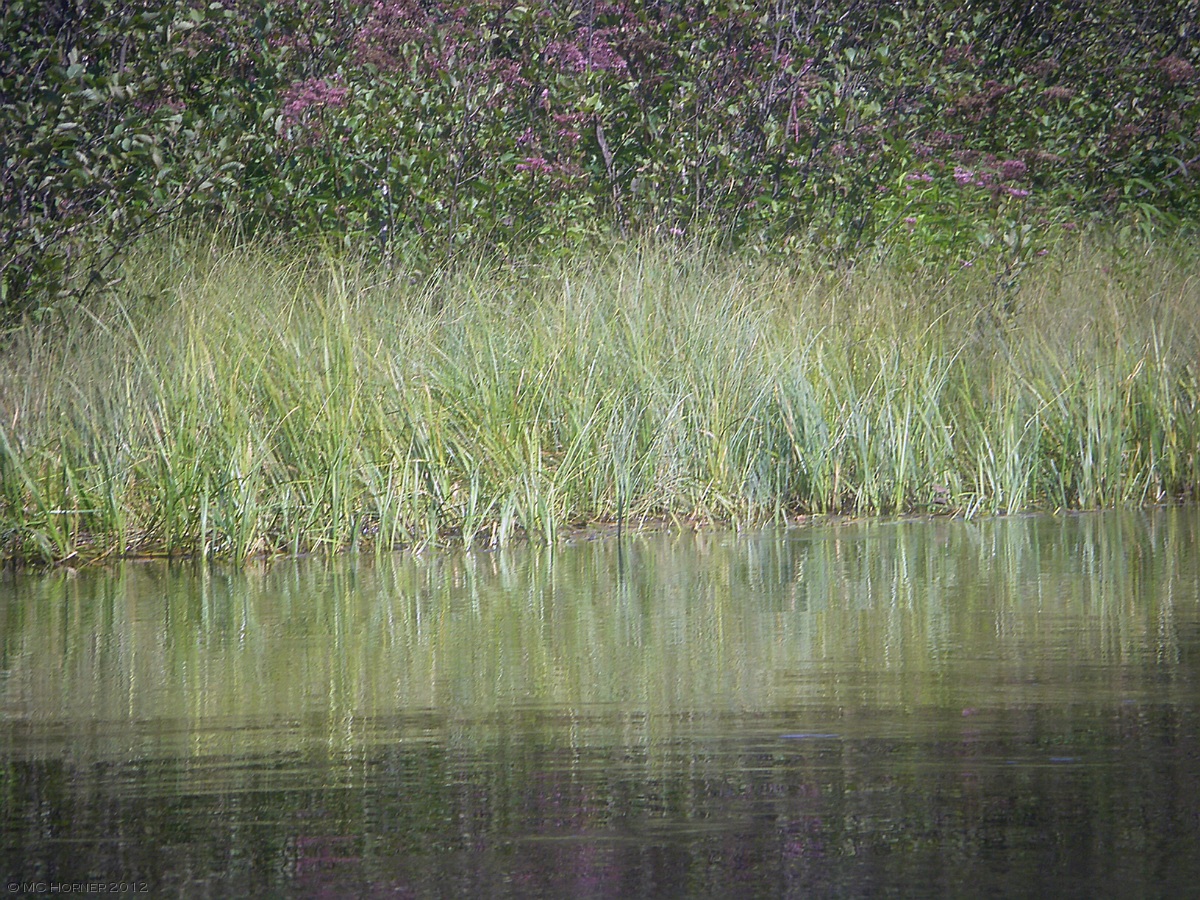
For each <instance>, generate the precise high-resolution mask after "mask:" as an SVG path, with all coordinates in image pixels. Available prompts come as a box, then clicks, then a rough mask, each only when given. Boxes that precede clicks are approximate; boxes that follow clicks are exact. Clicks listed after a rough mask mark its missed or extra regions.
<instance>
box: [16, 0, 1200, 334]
mask: <svg viewBox="0 0 1200 900" xmlns="http://www.w3.org/2000/svg"><path fill="white" fill-rule="evenodd" d="M1198 15H1200V10H1198V8H1197V5H1196V3H1195V0H1165V2H1160V3H1154V4H1144V3H1133V2H1131V0H1088V2H1081V0H1052V2H1045V3H1036V4H1035V3H1028V2H1024V0H1001V2H988V3H981V2H975V0H897V2H893V3H888V4H880V3H878V2H876V0H839V2H824V0H822V2H814V3H810V4H807V5H796V4H776V5H774V6H773V7H770V8H764V5H763V4H756V3H744V2H740V0H698V2H694V3H676V2H659V0H625V2H611V3H610V2H593V0H586V2H584V0H578V2H573V0H557V2H555V0H535V2H530V3H526V4H517V3H516V2H514V0H375V2H366V0H271V2H266V3H263V2H260V0H255V2H249V0H220V2H209V0H154V2H152V3H151V2H147V0H87V2H84V0H80V2H71V3H53V4H50V3H41V2H34V0H12V2H11V3H8V4H6V5H5V10H4V11H3V12H2V13H0V37H2V40H0V132H2V133H3V134H4V135H5V137H6V139H5V148H4V157H5V158H4V165H3V175H2V176H0V200H2V202H0V310H3V311H4V312H6V313H7V314H8V315H9V317H10V318H12V317H16V316H19V315H21V314H25V313H30V312H32V313H35V314H42V315H45V314H46V313H48V312H51V311H53V309H54V308H55V307H56V305H57V302H58V301H60V300H61V299H62V298H67V299H68V300H78V299H81V298H82V299H85V300H86V298H87V296H88V295H89V294H92V293H95V292H96V290H97V289H98V288H101V287H103V286H104V285H105V284H107V283H108V282H109V281H110V280H111V277H112V275H113V266H114V265H116V263H117V261H118V260H119V258H120V256H121V254H123V253H124V252H126V251H127V250H128V248H129V246H130V245H131V243H132V242H133V241H134V240H135V239H136V238H137V237H138V236H139V235H142V234H145V233H147V232H152V231H155V230H158V229H160V228H162V227H164V226H165V225H169V224H173V223H174V224H178V223H180V222H194V221H195V220H197V219H199V220H200V221H202V222H205V223H207V224H209V225H212V224H214V223H215V222H217V221H220V220H222V219H227V218H228V217H230V216H236V217H238V219H239V221H240V222H241V223H242V225H243V226H244V227H247V228H249V229H251V230H252V231H255V232H258V231H263V230H269V231H270V232H271V233H272V234H278V233H280V232H283V233H286V234H289V235H293V236H309V237H312V236H319V237H320V238H321V239H322V240H324V241H326V242H327V243H330V244H334V245H337V244H342V245H344V246H347V247H350V248H353V250H354V251H355V252H356V253H368V252H369V253H371V254H373V255H374V256H375V257H376V258H378V259H383V260H389V259H391V260H394V259H395V257H397V256H403V257H405V259H406V260H408V258H409V257H411V256H412V252H411V251H412V249H413V248H417V249H419V250H420V251H421V254H420V255H429V254H432V257H433V259H434V260H439V259H440V260H444V259H446V258H450V257H452V256H454V255H455V254H457V253H458V252H459V251H460V250H462V249H464V248H465V249H466V250H467V251H468V252H475V251H477V250H479V248H480V247H486V248H490V249H491V250H492V251H495V252H498V253H500V254H502V255H504V254H513V253H516V254H517V255H521V254H522V253H523V252H524V251H525V250H526V249H527V248H528V247H529V246H531V245H532V246H535V247H540V248H542V250H543V251H545V252H550V253H559V252H564V251H567V250H570V249H571V248H573V247H576V246H578V245H579V243H580V242H585V241H587V240H588V239H589V238H591V237H593V236H594V235H596V234H601V233H606V232H607V231H608V230H609V229H611V228H617V229H619V230H623V231H624V232H625V233H632V234H639V233H645V232H647V231H654V230H661V231H662V232H663V233H664V234H666V233H672V234H677V235H678V234H686V235H687V236H688V237H690V238H697V237H704V236H705V235H707V234H710V233H713V232H716V233H718V234H720V235H721V236H722V239H723V240H724V241H725V242H726V243H727V244H731V245H734V246H757V247H762V246H766V247H771V248H773V249H775V250H782V251H784V252H786V251H788V250H789V249H794V248H797V247H799V248H807V247H809V246H811V245H813V244H816V245H817V246H820V247H822V248H824V249H825V250H826V251H827V252H829V253H831V254H833V255H835V256H838V257H840V258H843V259H847V258H855V257H857V256H859V255H860V254H861V253H863V252H865V251H867V250H870V249H873V248H900V249H903V250H905V251H906V256H907V257H911V256H913V255H915V256H916V257H918V258H920V259H922V260H925V261H927V262H933V261H942V262H951V263H957V264H964V263H971V264H974V265H979V266H983V267H986V268H987V269H988V270H989V271H991V272H992V274H993V275H994V276H996V277H999V278H1002V279H1004V280H1012V279H1013V278H1014V277H1016V276H1018V275H1019V273H1020V270H1021V269H1022V268H1023V267H1024V266H1025V265H1026V264H1027V263H1028V262H1029V261H1030V259H1032V258H1034V257H1035V255H1036V254H1037V253H1040V252H1043V251H1045V250H1046V249H1048V247H1050V246H1052V245H1053V241H1054V239H1055V238H1056V237H1057V236H1058V235H1059V233H1060V230H1061V229H1064V228H1065V229H1068V230H1069V229H1076V228H1081V227H1085V226H1086V225H1088V224H1089V223H1090V222H1093V221H1097V220H1099V221H1105V222H1111V221H1121V222H1123V223H1128V224H1129V225H1130V226H1131V227H1133V228H1136V229H1143V230H1146V231H1149V230H1150V229H1151V228H1152V227H1154V226H1155V225H1164V224H1165V225H1175V224H1178V223H1179V222H1180V221H1194V220H1195V218H1196V216H1197V214H1198V213H1200V203H1198V198H1200V193H1198V192H1197V184H1196V177H1195V176H1196V172H1197V167H1200V146H1198V144H1200V102H1198V97H1200V80H1198V79H1197V75H1196V67H1197V66H1198V65H1200V41H1197V40H1196V37H1197V35H1196V29H1197V24H1198V23H1197V17H1198Z"/></svg>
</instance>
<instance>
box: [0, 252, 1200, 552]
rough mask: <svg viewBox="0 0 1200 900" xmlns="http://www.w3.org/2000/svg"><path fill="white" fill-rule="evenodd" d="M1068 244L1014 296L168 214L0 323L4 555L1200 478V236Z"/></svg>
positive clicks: (948, 503)
mask: <svg viewBox="0 0 1200 900" xmlns="http://www.w3.org/2000/svg"><path fill="white" fill-rule="evenodd" d="M185 247H186V248H187V250H188V252H187V253H183V252H182V249H183V248H185ZM1050 259H1053V260H1057V261H1055V262H1045V263H1044V264H1043V265H1042V266H1041V267H1039V268H1038V269H1037V271H1036V272H1034V273H1031V274H1029V275H1028V277H1027V278H1026V279H1025V280H1024V281H1023V282H1022V284H1021V285H1020V286H1019V288H1017V289H1015V291H1005V292H1002V293H997V291H996V288H995V287H994V285H993V284H992V280H991V279H990V278H989V277H987V276H986V275H984V274H983V273H978V272H975V271H973V270H960V271H959V272H957V273H955V274H954V275H953V276H952V277H948V278H942V279H937V278H935V277H933V276H932V275H927V276H925V277H922V278H913V277H909V278H901V277H898V276H897V273H896V270H895V269H894V268H893V267H892V266H891V264H890V263H888V262H883V263H877V264H874V265H866V264H864V265H861V266H859V267H856V268H853V269H846V270H842V271H838V270H833V269H829V268H825V267H821V266H820V265H818V264H817V260H819V257H813V258H807V259H806V258H803V257H795V258H793V260H792V261H791V262H790V263H788V264H786V265H785V264H783V263H781V262H779V261H775V260H762V259H759V260H754V259H748V258H741V259H738V258H734V257H731V256H729V255H728V254H726V253H724V252H722V251H720V250H713V249H711V248H707V247H705V246H703V245H687V246H684V245H678V244H672V243H669V242H664V243H653V242H647V243H642V244H637V245H630V246H627V247H621V248H618V249H615V250H611V251H610V252H608V253H607V255H602V254H600V253H599V252H596V253H594V254H578V255H575V256H573V257H571V258H570V259H569V260H560V261H552V262H549V263H540V264H535V263H530V264H528V265H524V266H514V265H506V264H496V263H492V264H489V263H483V262H480V263H478V264H476V265H475V266H474V267H469V266H466V265H464V264H462V263H461V262H460V263H457V264H455V265H454V266H453V267H452V268H450V269H447V270H445V271H443V272H439V273H435V275H434V276H432V277H430V278H428V279H425V280H423V281H418V282H416V283H413V281H412V280H411V279H408V278H402V277H397V276H396V273H395V271H394V270H393V269H389V268H383V267H380V266H378V265H375V264H370V263H364V264H361V265H357V266H352V265H350V264H348V263H347V262H345V260H344V259H340V258H328V257H327V258H322V257H319V256H314V257H311V258H303V257H300V256H298V255H297V254H296V253H295V251H291V252H289V251H288V250H287V249H286V248H283V247H280V246H272V245H264V244H241V245H231V246H228V247H226V246H223V245H221V244H205V243H199V242H197V243H192V244H190V245H189V244H187V243H186V242H185V241H183V240H182V239H181V238H178V237H176V238H170V239H167V240H164V241H163V242H162V243H161V246H160V247H159V248H158V249H154V248H150V247H143V248H140V249H139V250H138V251H137V253H136V254H135V255H134V256H133V257H132V258H130V259H129V260H128V264H127V265H128V271H127V274H126V275H125V280H124V285H125V288H126V291H127V299H126V300H124V301H121V300H120V299H119V298H118V297H117V296H116V295H113V296H112V297H110V298H109V300H108V302H107V305H104V306H101V307H98V308H96V309H94V310H91V311H89V312H88V313H86V314H84V313H80V314H78V315H77V316H76V317H75V318H73V319H72V320H70V321H69V322H68V323H67V326H66V327H64V328H60V329H48V328H27V329H24V330H22V331H21V332H19V333H17V334H16V335H14V336H13V338H12V344H11V346H10V347H9V349H8V350H7V351H6V353H5V355H4V365H3V368H2V369H0V413H2V416H3V419H2V421H0V484H2V485H3V490H4V496H3V499H2V500H0V515H2V516H3V522H2V524H0V528H3V534H4V552H5V554H6V555H7V556H10V557H22V558H33V557H39V556H40V557H42V558H44V559H47V560H66V559H72V558H75V557H76V556H95V555H105V554H111V553H116V554H121V553H126V552H142V553H144V552H165V553H198V554H201V555H205V554H220V555H224V556H230V557H233V558H238V559H242V558H246V557H247V556H250V555H252V554H258V553H274V552H299V551H306V550H310V549H312V548H317V547H321V548H329V549H337V548H350V547H358V548H363V547H376V548H391V547H393V546H396V545H414V544H426V543H431V542H436V541H440V540H446V539H461V540H462V541H465V542H468V543H471V542H477V543H481V544H486V545H497V544H503V543H505V542H507V541H509V540H511V539H512V538H513V537H514V536H517V535H521V534H525V535H530V536H533V537H536V538H540V539H547V540H549V539H553V538H554V537H555V536H556V535H558V534H560V533H561V532H562V531H563V530H564V529H569V528H572V527H575V526H579V525H585V524H589V523H596V522H620V523H631V522H639V521H643V520H645V519H647V518H654V519H662V518H665V519H668V520H669V519H681V518H688V519H692V518H696V519H700V520H702V521H710V520H722V521H732V522H735V523H738V524H751V523H758V522H783V521H785V520H786V519H788V518H790V517H794V516H796V515H798V514H807V513H814V512H849V513H889V512H901V511H912V510H935V511H936V510H942V511H957V512H961V513H963V514H967V515H973V514H977V513H983V512H987V513H991V512H1003V511H1008V510H1018V509H1024V508H1027V507H1031V506H1042V507H1050V508H1076V507H1094V506H1108V505H1116V504H1138V503H1146V502H1159V501H1164V500H1168V499H1172V498H1178V497H1181V496H1185V497H1186V496H1191V495H1192V492H1194V490H1195V488H1196V486H1197V485H1198V484H1200V452H1198V448H1200V397H1198V391H1197V386H1198V385H1200V377H1198V376H1200V372H1197V366H1198V365H1200V363H1198V360H1200V326H1198V323H1200V291H1198V290H1197V274H1198V273H1197V270H1196V262H1195V257H1194V255H1191V256H1186V255H1178V254H1174V253H1172V251H1171V250H1170V249H1169V248H1143V249H1142V250H1141V251H1139V252H1136V253H1135V252H1134V251H1133V250H1131V249H1126V251H1125V252H1124V253H1120V252H1118V251H1117V250H1114V249H1111V248H1109V249H1104V247H1103V246H1098V245H1096V244H1094V243H1092V242H1078V244H1077V246H1075V247H1074V248H1072V249H1070V250H1067V249H1066V248H1060V250H1059V251H1056V253H1055V254H1054V255H1052V257H1050ZM989 292H990V293H989ZM988 296H991V297H992V298H993V299H992V302H991V303H990V304H989V303H987V302H983V301H982V300H981V298H986V297H988ZM135 298H136V299H135Z"/></svg>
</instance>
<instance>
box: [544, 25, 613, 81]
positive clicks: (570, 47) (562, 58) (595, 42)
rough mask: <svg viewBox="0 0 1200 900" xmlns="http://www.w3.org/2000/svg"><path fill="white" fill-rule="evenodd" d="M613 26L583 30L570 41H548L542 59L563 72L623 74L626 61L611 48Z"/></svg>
mask: <svg viewBox="0 0 1200 900" xmlns="http://www.w3.org/2000/svg"><path fill="white" fill-rule="evenodd" d="M612 36H613V29H611V28H600V29H595V30H592V29H583V30H582V31H581V32H580V33H579V36H578V37H577V38H576V40H574V41H552V42H551V43H550V44H549V45H548V46H547V47H546V59H547V60H549V61H552V62H554V63H555V64H557V66H558V67H559V68H560V69H562V70H563V71H566V72H588V71H599V72H617V73H618V74H620V73H624V72H626V71H627V70H628V68H629V64H628V63H626V62H625V60H624V59H622V58H621V56H620V55H619V54H618V53H617V52H616V50H614V49H613V46H612V44H611V43H610V38H611V37H612Z"/></svg>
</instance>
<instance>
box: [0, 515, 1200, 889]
mask: <svg viewBox="0 0 1200 900" xmlns="http://www.w3.org/2000/svg"><path fill="white" fill-rule="evenodd" d="M1198 537H1200V510H1198V509H1196V508H1183V509H1172V510H1162V511H1151V512H1139V513H1110V514H1100V515H1083V516H1067V517H1027V518H1026V517H1021V518H1010V519H1001V520H994V521H985V522H971V523H967V522H958V521H932V522H923V521H922V522H866V523H854V524H842V525H826V526H820V527H809V528H800V529H792V530H773V531H764V532H760V533H753V534H748V535H742V536H738V535H734V534H722V533H696V534H693V533H686V534H677V535H641V536H633V537H628V538H626V539H625V540H624V541H623V542H622V543H621V544H619V545H618V544H617V543H615V542H612V541H594V542H580V543H579V544H577V545H574V546H568V547H565V548H559V549H557V550H555V551H554V552H550V551H549V550H546V549H544V548H525V549H522V550H517V551H513V552H506V553H480V552H476V553H472V554H448V555H441V556H433V557H430V558H424V559H422V558H411V557H396V558H390V559H384V560H380V561H376V560H373V559H352V558H342V559H337V560H333V561H321V560H312V559H310V560H299V561H294V560H289V561H282V562H275V563H271V564H265V565H260V566H254V567H251V569H250V570H248V571H240V570H232V569H221V568H206V567H199V566H194V565H174V566H169V565H166V564H160V563H126V564H124V565H121V566H120V567H118V568H116V569H113V570H109V571H81V572H78V573H75V574H72V573H63V572H56V573H52V574H48V575H44V576H31V575H17V576H13V575H7V576H4V578H3V580H2V581H0V635H2V637H0V798H2V813H0V875H2V876H3V878H4V879H5V886H4V887H3V888H0V889H2V890H5V891H10V890H11V889H12V888H15V889H16V890H17V891H19V890H20V888H21V884H22V883H25V884H26V887H29V883H31V882H35V881H41V882H44V883H45V884H46V885H47V886H48V885H49V884H51V883H54V882H58V883H62V882H74V883H97V882H106V883H113V884H116V885H117V886H118V887H119V886H121V883H123V884H124V886H125V887H126V888H137V889H144V890H145V891H146V892H147V894H148V895H149V896H154V897H159V896H186V897H229V896H250V895H253V896H285V897H286V896H297V897H321V896H328V897H346V896H363V897H374V896H389V897H390V896H399V897H406V896H407V897H441V896H445V897H458V896H473V897H474V896H480V897H491V896H501V897H503V896H518V897H531V896H532V897H537V896H546V897H560V896H572V897H621V898H628V897H638V896H672V897H673V896H685V895H686V896H697V897H728V896H738V897H757V896H763V897H809V896H839V897H843V896H848V897H854V896H871V897H875V896H888V895H903V896H944V895H960V896H962V895H969V896H980V895H997V896H1009V895H1023V894H1031V893H1035V892H1037V893H1046V894H1047V895H1053V896H1056V897H1059V896H1062V897H1072V896H1080V897H1084V896H1086V897H1092V896H1097V895H1101V896H1114V895H1125V894H1132V895H1148V896H1173V895H1186V894H1189V893H1190V892H1191V891H1192V890H1194V889H1195V885H1196V884H1197V883H1200V854H1197V853H1196V852H1195V848H1196V847H1197V846H1200V703H1198V701H1200V686H1198V680H1197V675H1198V661H1200V552H1198V546H1197V539H1198ZM10 885H11V886H12V887H11V888H10ZM93 890H95V888H93Z"/></svg>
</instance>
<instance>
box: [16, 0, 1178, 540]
mask: <svg viewBox="0 0 1200 900" xmlns="http://www.w3.org/2000/svg"><path fill="white" fill-rule="evenodd" d="M1197 14H1198V10H1197V7H1196V4H1195V2H1193V0H1172V2H1167V3H1159V4H1150V5H1147V4H1131V3H1129V2H1128V0H1099V2H1089V3H1086V4H1085V3H1078V2H1074V0H1055V2H1048V3H1043V4H1028V3H1020V2H1016V0H1004V2H1000V3H988V4H982V3H975V2H973V0H966V2H963V0H956V2H949V0H898V2H895V3H891V4H886V5H882V6H881V5H880V4H878V3H875V2H866V0H841V2H837V3H824V2H818V3H813V4H809V6H808V7H805V8H803V9H801V8H799V7H796V6H795V5H794V4H791V5H789V4H777V5H776V6H775V7H773V8H772V9H769V10H764V9H763V8H762V5H761V4H749V3H741V2H734V0H711V2H697V3H693V4H682V3H670V2H650V0H629V2H619V3H599V2H597V3H592V2H587V3H582V2H579V3H574V2H549V0H547V2H534V3H529V4H524V5H517V4H515V3H510V2H507V0H377V2H370V3H368V2H355V0H274V2H268V3H248V2H242V0H223V2H201V0H168V2H154V3H149V2H143V0H90V2H82V0H81V2H77V3H61V4H45V3H36V2H32V0H13V2H11V3H9V4H7V5H6V6H5V8H4V11H3V12H0V36H2V37H3V40H0V132H2V133H3V134H5V135H6V140H5V146H4V148H3V154H4V163H3V167H2V168H0V320H2V321H3V322H4V323H5V327H6V329H7V330H6V332H5V337H4V341H5V346H4V348H3V351H2V352H0V546H2V548H3V549H2V551H0V552H2V554H3V555H4V556H5V557H8V558H20V559H34V558H41V559H45V560H66V559H74V558H76V557H77V556H85V557H86V556H104V555H108V554H114V553H115V554H120V553H126V552H165V553H199V554H201V555H205V554H209V553H216V554H221V555H229V556H232V557H235V558H245V557H247V556H249V555H252V554H255V553H272V552H278V551H293V552H294V551H302V550H306V549H310V548H315V547H325V548H344V547H359V546H374V547H380V548H386V547H392V546H396V545H398V544H403V545H411V544H421V543H428V542H432V541H440V540H444V539H446V538H447V536H456V537H458V538H461V539H462V540H464V541H466V542H468V543H471V542H481V543H487V544H502V543H504V542H506V541H508V540H510V539H511V538H512V537H513V536H514V535H518V534H528V535H534V536H539V537H542V538H545V539H551V538H553V537H554V536H555V535H556V534H558V533H559V532H561V531H562V530H563V529H564V528H570V527H574V526H576V525H581V524H589V523H596V522H607V523H612V522H616V523H621V524H624V523H626V522H630V521H634V520H638V521H642V520H645V519H647V518H654V519H662V518H665V519H674V518H698V519H700V520H722V521H734V522H737V523H749V522H757V521H768V520H770V521H783V520H784V519H786V518H788V517H791V516H795V515H799V514H807V513H810V512H827V511H832V512H842V511H848V512H854V513H868V512H898V511H910V510H929V509H936V510H956V511H960V512H963V513H965V514H975V513H978V512H994V511H1002V510H1015V509H1022V508H1026V507H1030V506H1046V507H1083V506H1097V505H1111V504H1118V503H1141V502H1151V501H1153V502H1157V501H1160V500H1164V499H1168V498H1178V497H1185V496H1191V495H1192V493H1193V492H1194V490H1195V488H1196V485H1197V484H1198V480H1197V466H1198V465H1200V463H1198V462H1197V459H1196V453H1197V450H1196V448H1197V446H1198V444H1200V440H1198V438H1200V430H1198V426H1197V412H1196V408H1197V392H1198V389H1197V384H1198V381H1197V371H1196V366H1197V359H1200V355H1198V354H1197V349H1198V342H1197V334H1196V325H1195V323H1196V322H1197V321H1200V316H1197V312H1198V310H1197V308H1196V307H1197V290H1196V283H1197V282H1196V277H1197V270H1196V267H1197V258H1196V255H1195V253H1194V252H1189V251H1188V249H1187V246H1188V245H1187V241H1186V238H1187V236H1188V235H1189V234H1191V233H1193V232H1194V228H1195V223H1196V222H1197V221H1198V220H1200V192H1198V191H1197V179H1196V172H1197V167H1198V166H1200V78H1197V75H1196V66H1197V65H1200V42H1197V41H1196V40H1195V29H1196V27H1197ZM1113 223H1116V224H1113ZM213 235H217V237H213Z"/></svg>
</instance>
